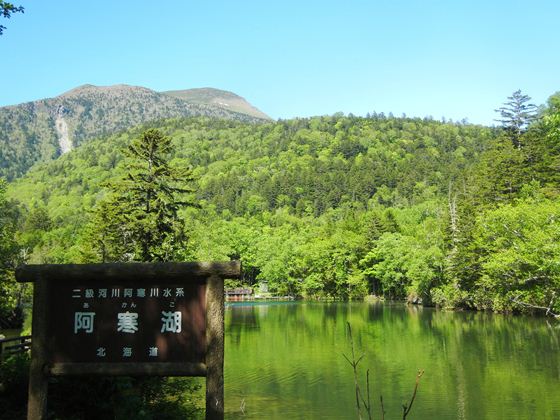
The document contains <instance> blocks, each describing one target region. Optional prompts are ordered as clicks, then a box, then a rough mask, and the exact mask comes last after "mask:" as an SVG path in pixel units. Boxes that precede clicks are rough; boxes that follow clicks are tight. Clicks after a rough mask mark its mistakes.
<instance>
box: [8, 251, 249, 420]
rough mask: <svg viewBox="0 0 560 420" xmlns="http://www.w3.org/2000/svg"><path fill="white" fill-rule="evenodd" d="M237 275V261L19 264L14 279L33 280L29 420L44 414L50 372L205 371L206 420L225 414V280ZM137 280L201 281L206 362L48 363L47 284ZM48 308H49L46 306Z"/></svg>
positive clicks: (142, 373) (172, 373)
mask: <svg viewBox="0 0 560 420" xmlns="http://www.w3.org/2000/svg"><path fill="white" fill-rule="evenodd" d="M240 276H241V263H240V262H239V261H228V262H188V263H177V262H158V263H104V264H45V265H24V266H20V267H18V268H17V269H16V280H17V281H18V282H20V283H24V282H33V283H34V290H33V321H32V333H33V338H32V342H31V366H30V371H29V396H28V409H27V418H28V420H36V419H46V417H47V395H48V379H49V377H52V376H205V377H206V419H212V420H214V419H220V420H221V419H223V418H224V279H226V278H227V279H234V278H239V277H240ZM127 279H133V280H134V281H135V282H137V284H138V285H141V284H143V283H146V282H150V281H160V282H161V281H164V282H169V281H174V282H176V283H188V282H192V281H197V282H201V281H204V282H205V284H206V296H205V298H206V302H205V303H206V337H205V338H206V352H205V363H190V362H185V363H176V362H173V363H171V362H122V363H121V362H111V363H103V362H95V363H92V362H52V361H51V360H49V351H48V348H47V345H48V338H47V336H46V333H47V331H48V325H49V318H50V316H49V307H50V306H49V303H50V302H49V288H51V287H56V285H57V284H60V283H61V282H70V283H71V282H81V281H99V282H100V284H101V282H107V281H122V280H127ZM51 310H52V309H51Z"/></svg>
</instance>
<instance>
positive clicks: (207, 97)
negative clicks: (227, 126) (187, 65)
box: [162, 88, 270, 120]
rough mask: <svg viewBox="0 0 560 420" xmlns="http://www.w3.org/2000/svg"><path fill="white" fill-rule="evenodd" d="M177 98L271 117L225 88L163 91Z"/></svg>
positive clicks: (253, 115) (265, 118)
mask: <svg viewBox="0 0 560 420" xmlns="http://www.w3.org/2000/svg"><path fill="white" fill-rule="evenodd" d="M162 93H165V94H166V95H170V96H173V97H175V98H179V99H183V100H185V101H187V102H189V103H193V104H199V105H214V106H219V107H222V108H224V109H228V110H230V111H234V112H239V113H240V114H247V115H250V116H252V117H255V118H261V119H264V120H269V119H270V117H269V116H268V115H266V114H265V113H263V112H261V111H260V110H258V109H257V108H255V107H254V106H253V105H251V104H250V103H249V102H247V101H246V100H245V99H244V98H242V97H241V96H238V95H236V94H235V93H232V92H227V91H225V90H219V89H213V88H199V89H187V90H169V91H167V92H162Z"/></svg>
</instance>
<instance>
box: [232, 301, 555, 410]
mask: <svg viewBox="0 0 560 420" xmlns="http://www.w3.org/2000/svg"><path fill="white" fill-rule="evenodd" d="M225 322H226V342H225V346H226V355H225V357H226V361H225V394H226V395H225V400H226V418H239V419H241V418H243V419H355V418H357V415H356V408H355V391H354V379H353V372H352V368H351V366H350V365H349V364H348V362H347V361H346V360H345V358H344V356H343V354H346V355H348V356H350V354H351V350H350V341H349V336H348V331H347V326H346V323H347V322H349V323H350V325H351V326H352V331H353V336H354V344H355V349H356V353H357V355H361V354H363V355H364V358H363V360H362V361H361V362H360V364H359V372H360V380H361V382H362V384H363V386H362V388H363V389H364V390H365V375H366V370H367V369H370V387H371V390H372V391H371V399H372V402H373V405H374V408H373V414H374V418H376V419H380V418H381V416H380V404H379V395H380V394H382V395H383V401H384V405H385V411H386V413H387V414H386V416H385V418H386V419H387V420H389V419H397V418H402V404H403V402H405V401H407V400H408V399H409V398H410V396H411V394H412V391H413V388H414V382H415V378H416V373H417V370H418V369H424V370H425V374H424V376H423V377H422V379H421V382H420V387H419V390H418V395H417V398H416V400H415V402H414V406H413V408H412V411H411V413H410V415H409V416H408V419H430V420H432V419H473V420H474V419H476V420H480V419H493V420H498V419H560V344H559V340H560V322H557V321H554V320H547V319H544V318H538V317H522V316H504V315H496V314H490V313H480V312H446V311H438V310H434V309H431V308H422V307H416V306H405V305H402V304H383V303H377V304H368V303H343V302H340V303H310V302H276V303H239V304H228V306H227V308H226V320H225ZM364 418H367V416H365V415H364Z"/></svg>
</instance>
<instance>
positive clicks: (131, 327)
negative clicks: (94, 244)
mask: <svg viewBox="0 0 560 420" xmlns="http://www.w3.org/2000/svg"><path fill="white" fill-rule="evenodd" d="M240 274H241V267H240V263H239V262H238V261H231V262H210V263H114V264H85V265H27V266H22V267H20V268H18V269H17V271H16V279H17V280H18V281H19V282H33V283H34V293H33V325H32V331H33V339H32V345H31V367H30V378H29V401H28V414H27V416H28V417H27V418H28V419H29V420H35V419H45V418H46V415H47V395H48V378H49V377H50V376H91V375H104V376H205V377H206V418H207V419H223V416H224V374H223V367H224V279H225V278H238V277H239V276H240Z"/></svg>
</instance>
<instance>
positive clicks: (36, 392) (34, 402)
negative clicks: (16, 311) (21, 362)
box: [27, 277, 49, 420]
mask: <svg viewBox="0 0 560 420" xmlns="http://www.w3.org/2000/svg"><path fill="white" fill-rule="evenodd" d="M47 287H48V284H47V281H46V280H45V279H43V278H40V277H39V278H37V279H35V284H34V287H33V321H32V327H31V328H32V333H33V340H32V342H31V365H30V367H29V395H28V404H27V420H43V419H46V418H47V394H48V389H49V383H48V378H47V376H46V375H45V374H44V367H45V365H46V363H47V360H48V353H47V337H46V331H47V324H48V301H47V296H48V293H47Z"/></svg>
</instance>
